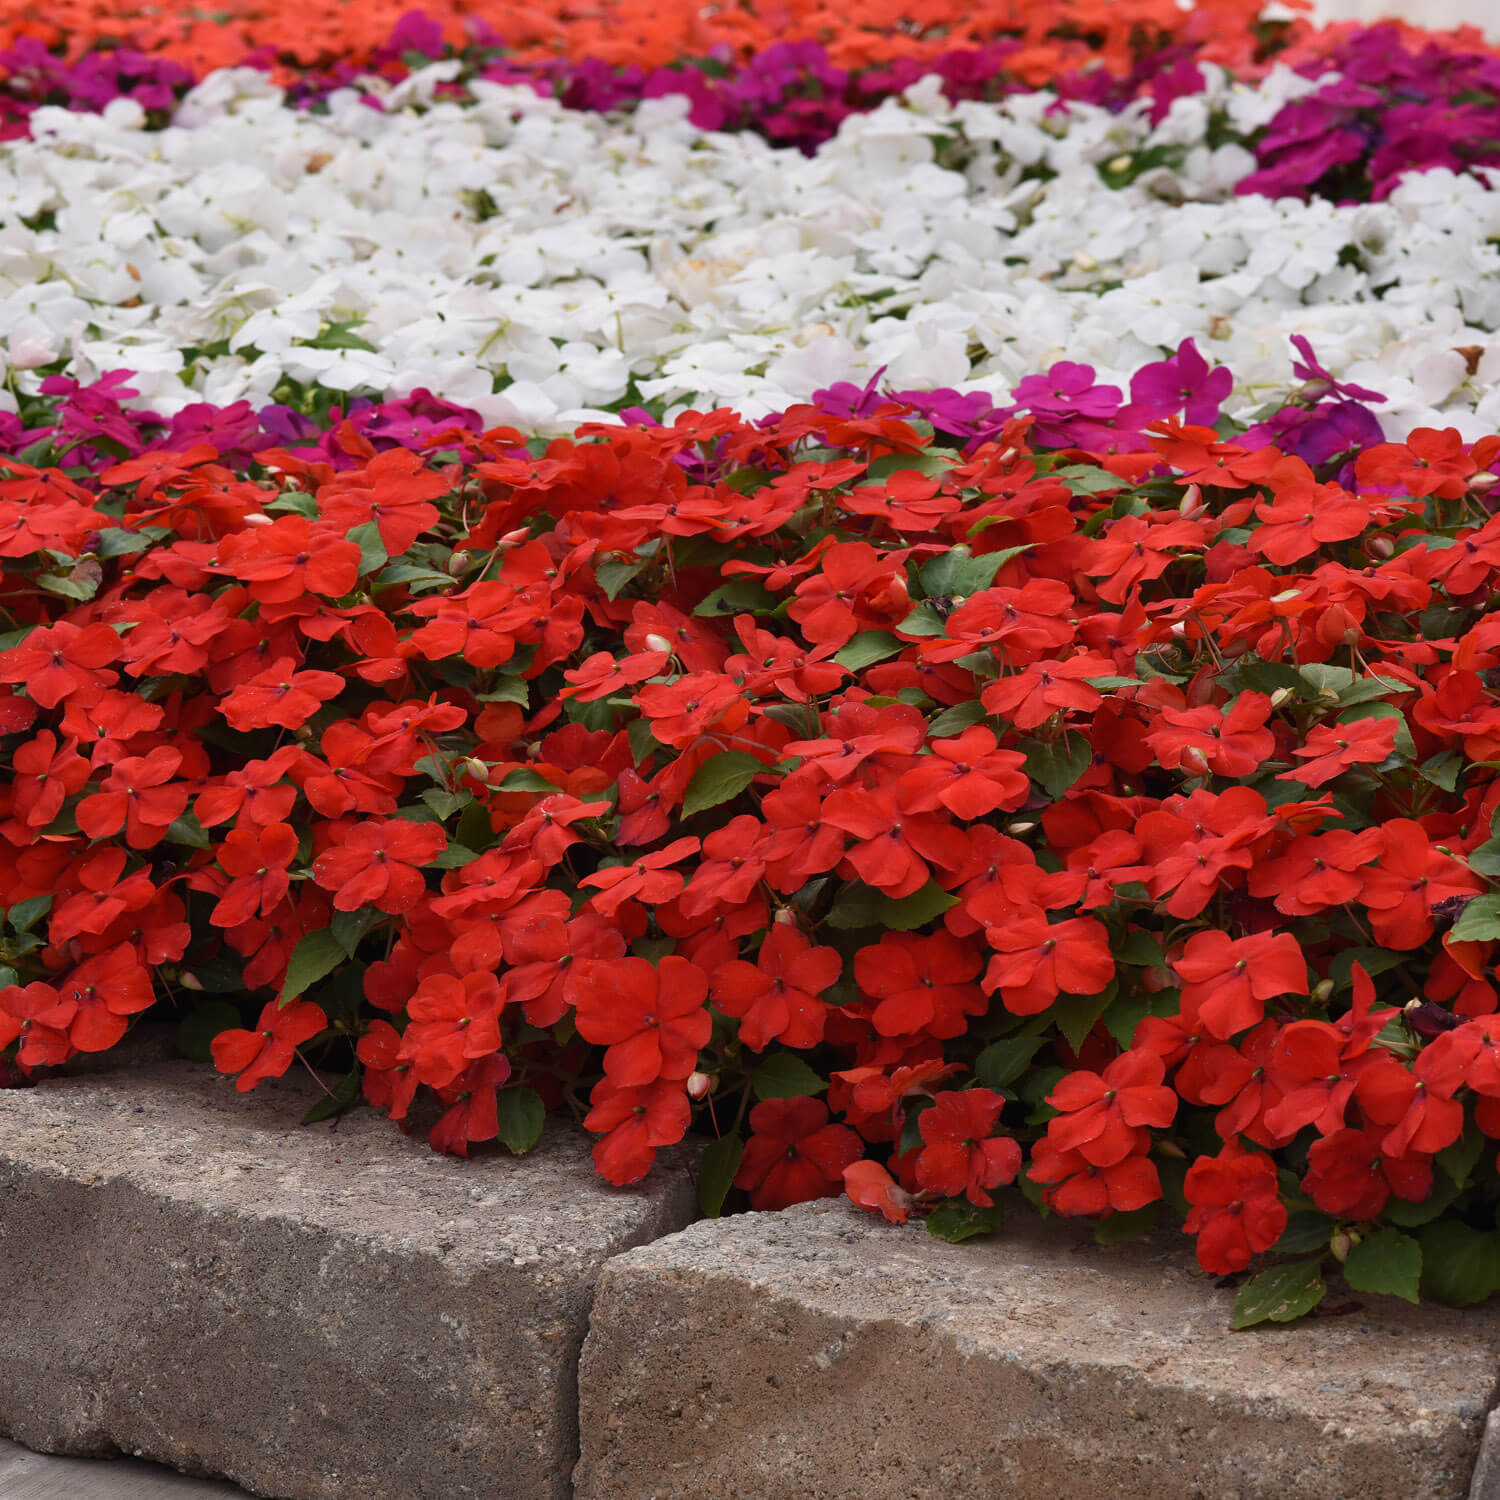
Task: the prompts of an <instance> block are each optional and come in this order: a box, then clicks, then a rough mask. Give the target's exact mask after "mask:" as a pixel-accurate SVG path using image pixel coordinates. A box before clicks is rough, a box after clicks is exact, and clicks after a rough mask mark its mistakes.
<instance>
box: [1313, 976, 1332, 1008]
mask: <svg viewBox="0 0 1500 1500" xmlns="http://www.w3.org/2000/svg"><path fill="white" fill-rule="evenodd" d="M1331 994H1333V981H1332V980H1331V979H1320V980H1319V981H1318V982H1317V983H1316V984H1315V985H1314V986H1313V992H1312V998H1313V999H1314V1000H1316V1001H1317V1002H1318V1003H1319V1004H1320V1005H1321V1004H1322V1003H1323V1001H1325V1000H1326V999H1328V997H1329V996H1330V995H1331Z"/></svg>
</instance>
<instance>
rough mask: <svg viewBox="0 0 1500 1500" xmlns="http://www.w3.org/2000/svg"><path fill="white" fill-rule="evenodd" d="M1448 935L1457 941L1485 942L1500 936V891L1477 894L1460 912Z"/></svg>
mask: <svg viewBox="0 0 1500 1500" xmlns="http://www.w3.org/2000/svg"><path fill="white" fill-rule="evenodd" d="M1448 936H1449V937H1450V938H1451V939H1452V940H1453V941H1454V942H1455V943H1483V942H1487V941H1489V939H1491V938H1497V937H1500V892H1495V891H1492V892H1490V894H1489V895H1487V896H1476V897H1475V898H1474V899H1473V900H1472V901H1470V902H1469V903H1468V905H1467V906H1465V907H1464V909H1463V910H1462V911H1461V912H1460V913H1459V914H1458V920H1457V921H1456V922H1455V923H1454V924H1453V928H1452V930H1451V931H1450V932H1449V934H1448Z"/></svg>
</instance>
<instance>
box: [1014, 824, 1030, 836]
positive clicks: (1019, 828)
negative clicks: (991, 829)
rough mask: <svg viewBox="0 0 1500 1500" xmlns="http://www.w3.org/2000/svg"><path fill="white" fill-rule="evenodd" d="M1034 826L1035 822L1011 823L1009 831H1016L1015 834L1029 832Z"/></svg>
mask: <svg viewBox="0 0 1500 1500" xmlns="http://www.w3.org/2000/svg"><path fill="white" fill-rule="evenodd" d="M1035 827H1036V824H1035V823H1012V824H1011V825H1010V832H1011V833H1017V834H1019V833H1030V832H1031V830H1032V829H1033V828H1035Z"/></svg>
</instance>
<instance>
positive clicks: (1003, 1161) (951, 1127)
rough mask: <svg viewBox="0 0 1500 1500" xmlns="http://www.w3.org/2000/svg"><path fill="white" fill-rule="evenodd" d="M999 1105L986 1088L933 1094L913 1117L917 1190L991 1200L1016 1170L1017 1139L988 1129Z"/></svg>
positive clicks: (985, 1203) (987, 1204) (974, 1200)
mask: <svg viewBox="0 0 1500 1500" xmlns="http://www.w3.org/2000/svg"><path fill="white" fill-rule="evenodd" d="M1169 1092H1170V1090H1169ZM1004 1107H1005V1099H1004V1096H1003V1095H1000V1094H997V1093H994V1092H993V1091H992V1090H990V1089H964V1090H962V1091H961V1092H957V1093H955V1092H952V1091H949V1092H945V1093H941V1094H938V1095H937V1100H936V1103H934V1104H933V1106H932V1107H931V1108H930V1109H927V1110H924V1111H923V1112H922V1114H921V1115H920V1117H919V1118H918V1120H917V1129H918V1131H919V1132H920V1133H921V1136H922V1142H923V1144H922V1150H921V1151H920V1152H919V1153H918V1155H917V1161H916V1177H917V1183H918V1185H919V1186H920V1187H921V1188H922V1190H923V1192H929V1193H941V1194H942V1195H943V1196H944V1197H945V1198H956V1197H958V1195H959V1194H960V1193H962V1194H963V1195H964V1197H966V1198H967V1199H968V1200H969V1202H970V1203H974V1204H977V1205H978V1206H979V1207H981V1208H989V1207H991V1206H992V1205H993V1204H994V1201H995V1200H994V1199H993V1198H992V1197H990V1194H989V1191H988V1190H989V1189H990V1188H995V1187H1003V1186H1004V1185H1005V1184H1006V1183H1010V1182H1014V1181H1015V1180H1016V1173H1017V1172H1019V1171H1020V1170H1021V1147H1020V1146H1019V1144H1018V1143H1017V1142H1015V1141H1014V1140H1012V1139H1011V1138H1010V1137H1009V1136H995V1135H993V1134H992V1132H993V1131H994V1128H995V1122H996V1121H997V1120H998V1119H999V1118H1000V1111H1001V1110H1002V1109H1003V1108H1004Z"/></svg>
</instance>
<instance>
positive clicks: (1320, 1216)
mask: <svg viewBox="0 0 1500 1500" xmlns="http://www.w3.org/2000/svg"><path fill="white" fill-rule="evenodd" d="M1336 1228H1338V1220H1337V1219H1335V1218H1334V1217H1333V1215H1332V1214H1324V1213H1319V1212H1318V1211H1317V1209H1302V1210H1301V1211H1300V1212H1298V1213H1294V1214H1291V1215H1289V1216H1288V1218H1287V1221H1286V1228H1285V1229H1283V1230H1282V1232H1281V1238H1280V1239H1279V1240H1277V1241H1276V1244H1275V1246H1274V1249H1275V1251H1276V1253H1277V1254H1278V1255H1306V1254H1307V1252H1308V1251H1309V1250H1326V1249H1327V1248H1328V1241H1329V1240H1330V1239H1331V1238H1332V1237H1333V1231H1334V1230H1335V1229H1336Z"/></svg>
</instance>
